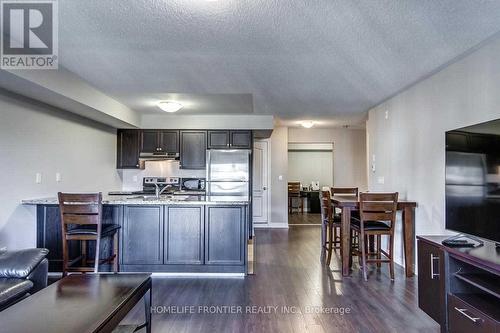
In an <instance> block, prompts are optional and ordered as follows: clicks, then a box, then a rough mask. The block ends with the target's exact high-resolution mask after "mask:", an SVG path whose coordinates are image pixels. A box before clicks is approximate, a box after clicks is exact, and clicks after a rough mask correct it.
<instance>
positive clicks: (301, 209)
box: [288, 142, 334, 225]
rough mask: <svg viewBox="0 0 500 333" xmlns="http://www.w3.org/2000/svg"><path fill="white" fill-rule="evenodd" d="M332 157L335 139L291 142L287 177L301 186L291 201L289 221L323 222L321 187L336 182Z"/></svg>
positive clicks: (299, 223)
mask: <svg viewBox="0 0 500 333" xmlns="http://www.w3.org/2000/svg"><path fill="white" fill-rule="evenodd" d="M333 159H334V155H333V143H315V142H311V143H301V142H289V143H288V179H289V182H295V183H297V182H298V183H300V189H301V191H300V196H299V197H294V198H292V199H291V200H290V201H289V205H290V204H291V208H290V207H289V208H290V209H289V212H290V214H289V216H288V224H290V225H314V224H320V223H321V218H320V213H321V212H320V204H319V203H320V191H321V189H322V188H330V187H331V186H332V185H333ZM291 195H293V196H296V195H297V194H291Z"/></svg>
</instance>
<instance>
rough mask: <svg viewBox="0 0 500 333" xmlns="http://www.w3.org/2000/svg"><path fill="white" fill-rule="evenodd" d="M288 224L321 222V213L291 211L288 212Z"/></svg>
mask: <svg viewBox="0 0 500 333" xmlns="http://www.w3.org/2000/svg"><path fill="white" fill-rule="evenodd" d="M288 224H289V225H314V224H318V225H319V224H321V214H308V213H304V214H301V213H293V214H288Z"/></svg>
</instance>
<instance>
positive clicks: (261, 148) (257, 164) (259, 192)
mask: <svg viewBox="0 0 500 333" xmlns="http://www.w3.org/2000/svg"><path fill="white" fill-rule="evenodd" d="M268 149H269V141H268V140H256V141H255V142H254V148H253V223H254V224H267V223H268V222H269V217H268V212H269V184H268V181H269V179H268V172H269V164H268V162H269V160H268V152H269V151H268Z"/></svg>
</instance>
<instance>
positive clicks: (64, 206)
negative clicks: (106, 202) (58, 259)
mask: <svg viewBox="0 0 500 333" xmlns="http://www.w3.org/2000/svg"><path fill="white" fill-rule="evenodd" d="M57 196H58V198H59V209H60V213H61V227H62V237H63V265H66V264H67V262H68V248H67V242H66V240H71V236H68V235H67V232H68V225H74V226H76V227H78V226H92V225H94V226H95V227H96V232H97V234H96V235H86V236H84V237H85V239H87V240H97V242H96V248H95V252H96V259H95V266H96V270H97V265H98V262H99V259H98V258H99V243H100V242H99V239H100V237H101V218H102V193H92V194H74V193H61V192H59V193H58V194H57ZM81 237H82V236H77V237H75V239H80V240H81V239H82V238H81Z"/></svg>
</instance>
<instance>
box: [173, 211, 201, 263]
mask: <svg viewBox="0 0 500 333" xmlns="http://www.w3.org/2000/svg"><path fill="white" fill-rule="evenodd" d="M204 217H205V212H204V208H203V206H167V207H165V248H164V251H165V254H164V258H165V264H185V265H201V264H203V243H204V240H203V228H204V225H203V221H204Z"/></svg>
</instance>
